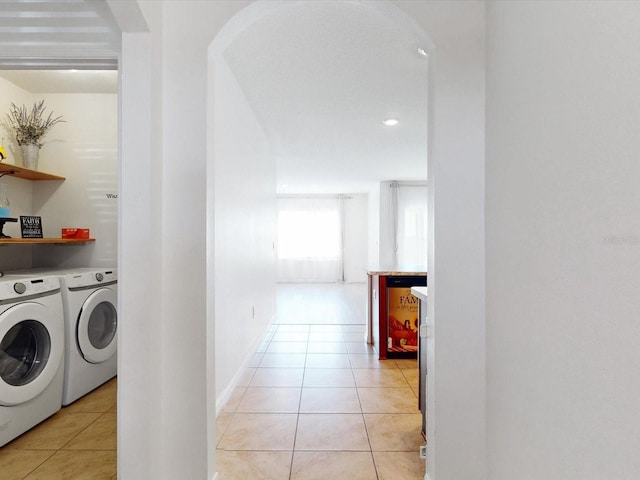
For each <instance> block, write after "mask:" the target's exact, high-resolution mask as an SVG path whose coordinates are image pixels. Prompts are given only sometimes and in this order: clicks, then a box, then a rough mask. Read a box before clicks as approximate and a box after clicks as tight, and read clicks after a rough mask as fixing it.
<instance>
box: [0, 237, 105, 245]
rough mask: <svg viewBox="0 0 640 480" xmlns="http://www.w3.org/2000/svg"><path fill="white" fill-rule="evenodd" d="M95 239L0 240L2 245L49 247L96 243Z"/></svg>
mask: <svg viewBox="0 0 640 480" xmlns="http://www.w3.org/2000/svg"><path fill="white" fill-rule="evenodd" d="M95 241H96V239H95V238H0V245H15V244H47V245H82V244H84V243H87V242H95Z"/></svg>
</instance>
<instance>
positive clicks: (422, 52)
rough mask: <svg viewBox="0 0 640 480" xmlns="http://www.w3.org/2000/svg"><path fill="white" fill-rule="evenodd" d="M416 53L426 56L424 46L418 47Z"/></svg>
mask: <svg viewBox="0 0 640 480" xmlns="http://www.w3.org/2000/svg"><path fill="white" fill-rule="evenodd" d="M418 53H419V54H420V55H422V56H423V57H426V56H427V51H426V50H425V49H424V48H422V47H418Z"/></svg>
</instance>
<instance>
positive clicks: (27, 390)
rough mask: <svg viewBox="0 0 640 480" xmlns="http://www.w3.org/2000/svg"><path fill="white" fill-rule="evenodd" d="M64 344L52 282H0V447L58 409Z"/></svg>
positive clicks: (55, 287) (47, 279)
mask: <svg viewBox="0 0 640 480" xmlns="http://www.w3.org/2000/svg"><path fill="white" fill-rule="evenodd" d="M64 342H65V339H64V317H63V311H62V299H61V295H60V282H59V280H58V278H57V277H55V276H51V277H48V276H42V277H29V278H20V277H17V278H10V279H4V278H0V446H3V445H5V444H6V443H8V442H10V441H11V440H13V439H14V438H16V437H17V436H19V435H21V434H22V433H24V432H26V431H27V430H29V429H30V428H32V427H34V426H35V425H37V424H38V423H40V422H42V421H43V420H45V419H46V418H48V417H50V416H51V415H53V414H54V413H56V412H57V411H58V410H60V407H61V404H62V391H63V384H64Z"/></svg>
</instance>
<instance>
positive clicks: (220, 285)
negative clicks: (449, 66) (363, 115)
mask: <svg viewBox="0 0 640 480" xmlns="http://www.w3.org/2000/svg"><path fill="white" fill-rule="evenodd" d="M314 3H315V4H316V5H315V6H316V7H317V5H318V4H317V2H261V1H259V2H255V3H253V4H251V5H250V6H248V7H246V8H244V9H243V10H241V11H240V12H238V13H237V14H236V15H235V16H234V17H232V18H231V19H230V20H229V21H228V22H227V23H226V24H225V26H224V27H223V29H222V30H221V31H220V33H219V34H218V35H217V36H216V38H215V40H214V42H213V43H212V45H211V46H210V47H209V53H208V64H209V66H208V75H209V80H208V87H207V88H208V98H209V102H208V119H209V121H208V127H207V132H208V138H207V144H208V161H207V162H208V168H207V171H208V174H207V229H208V246H207V267H208V268H207V278H208V284H209V288H208V289H207V291H208V292H209V295H208V299H207V312H208V313H207V319H208V320H207V321H208V327H207V328H208V329H209V330H211V329H213V330H214V331H215V335H213V337H215V340H214V341H213V342H211V344H210V345H209V347H208V348H209V351H208V357H209V358H214V359H215V362H214V363H209V366H211V365H212V364H214V365H215V375H214V376H215V381H212V385H210V387H209V389H210V391H211V392H214V394H215V398H216V402H217V410H218V411H219V410H220V408H221V405H222V404H224V402H226V401H227V400H228V399H229V398H230V397H232V396H233V395H234V387H236V385H237V384H238V381H239V380H240V375H241V374H242V373H243V372H244V370H245V368H244V367H246V366H247V362H248V361H249V360H250V359H251V355H252V353H253V352H254V351H255V347H257V343H256V342H259V341H260V340H262V338H263V337H264V333H265V330H266V328H267V327H268V326H269V325H270V324H271V322H272V321H273V320H274V316H275V304H274V300H275V271H276V267H275V255H274V251H273V245H274V244H275V201H276V163H277V162H276V160H275V154H274V151H273V138H272V137H271V136H270V134H272V130H270V129H269V128H268V126H267V128H266V129H265V128H264V124H263V123H262V122H261V120H264V117H263V116H260V115H256V112H255V110H254V109H253V106H252V105H251V102H250V100H249V99H248V98H247V97H248V96H250V95H247V92H245V91H243V86H242V85H241V84H240V82H238V80H237V78H236V77H235V75H234V73H235V72H234V71H233V69H232V68H231V67H230V66H229V64H228V62H227V61H226V59H225V55H224V54H225V51H227V49H228V48H230V46H232V45H233V44H234V40H235V39H236V38H237V37H238V36H239V35H249V34H250V32H251V31H252V27H253V26H255V24H256V23H258V22H261V21H267V20H268V19H269V18H270V17H273V16H278V15H290V14H291V11H292V10H294V9H296V8H305V4H314ZM331 3H333V4H338V5H342V6H344V5H348V6H349V7H351V8H352V9H356V10H358V11H360V12H362V13H361V16H362V17H364V15H363V13H367V14H368V15H377V16H379V17H380V18H384V19H385V21H387V22H388V23H389V24H392V25H395V28H397V31H398V35H400V36H403V37H405V38H404V39H403V42H405V43H406V46H407V50H409V49H413V50H412V51H413V55H414V56H415V57H416V61H417V62H423V63H426V62H428V61H429V60H428V59H425V58H418V55H419V54H416V50H417V47H421V48H423V49H424V50H425V51H426V53H427V56H429V55H431V54H432V53H433V49H434V46H433V43H432V42H431V40H430V39H429V38H428V37H427V36H426V35H425V33H424V31H423V30H422V29H421V28H420V27H419V26H418V25H417V24H416V23H415V22H414V21H413V20H412V19H411V18H410V16H409V15H408V14H407V13H406V12H404V11H402V10H401V9H399V8H398V7H397V6H395V5H393V4H392V3H390V2H366V1H347V2H327V3H326V4H324V5H329V6H330V4H331ZM334 6H335V5H334ZM352 28H353V35H357V34H358V28H362V23H360V24H358V23H356V22H354V24H353V27H352ZM260 31H261V32H262V34H264V32H265V29H264V28H262V29H261V30H260ZM258 43H259V42H258ZM336 54H337V55H339V54H340V52H336ZM261 55H264V56H267V57H268V56H269V55H270V51H269V50H265V51H264V52H261ZM247 61H250V60H247ZM428 71H429V69H427V68H424V70H423V71H422V72H421V74H416V75H418V79H419V80H418V81H422V82H423V85H424V89H425V91H426V90H427V89H428V88H429V86H430V82H429V79H428V78H427V72H428ZM291 74H292V75H295V68H294V66H291ZM301 81H302V80H301ZM249 93H250V92H249ZM425 96H427V95H426V94H425ZM429 96H430V95H429ZM424 108H425V111H424V112H423V114H424V117H428V116H430V113H428V112H427V111H426V109H427V105H425V106H424ZM429 108H431V105H430V104H429ZM380 123H381V122H380ZM428 134H429V132H428V131H427V122H424V130H423V131H422V135H423V136H424V137H425V139H426V138H427V137H428ZM327 141H329V140H327ZM426 143H427V142H426V141H425V145H426ZM427 158H428V155H427V151H426V148H425V151H423V152H422V167H423V169H424V173H425V175H426V171H427ZM391 178H392V177H391ZM391 178H385V179H381V180H390V179H391ZM376 187H377V188H378V189H379V188H380V186H379V185H378V184H376ZM346 193H348V192H346ZM378 208H379V206H378ZM431 210H432V208H431ZM231 232H233V234H231ZM243 278H252V281H251V282H250V284H244V285H243V287H242V289H238V285H241V284H243ZM245 283H246V282H245ZM211 286H213V288H211ZM212 292H213V294H212ZM232 338H242V339H245V340H247V341H245V342H244V343H238V342H234V341H230V339H232ZM212 350H213V352H212ZM214 352H215V353H214ZM431 361H432V363H433V362H434V361H435V359H434V358H433V356H432V360H431ZM211 377H212V375H209V378H210V379H211ZM210 381H211V380H210ZM435 389H436V387H435V384H434V385H432V386H431V389H430V390H431V393H432V397H434V398H435V392H436V390H435ZM434 426H435V422H432V423H431V427H434ZM432 435H433V438H435V435H434V434H433V432H432ZM434 444H435V442H434V441H432V442H431V445H434Z"/></svg>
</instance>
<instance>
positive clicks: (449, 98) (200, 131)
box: [118, 1, 484, 480]
mask: <svg viewBox="0 0 640 480" xmlns="http://www.w3.org/2000/svg"><path fill="white" fill-rule="evenodd" d="M393 3H394V4H396V5H398V6H400V7H401V9H403V10H405V11H406V12H408V13H409V14H410V15H411V16H412V17H413V18H414V19H415V21H416V23H417V25H419V26H420V27H421V28H422V29H423V30H424V31H425V32H427V33H428V34H429V36H430V37H431V39H432V40H433V42H434V44H435V47H436V50H437V56H436V55H435V53H434V58H433V63H434V66H435V72H434V73H433V74H432V75H433V85H432V86H430V88H431V89H432V90H433V91H432V94H434V96H433V97H432V99H431V100H432V105H433V106H432V108H433V111H432V112H431V113H432V114H433V118H432V119H433V122H432V125H431V127H430V128H431V134H432V139H433V143H432V145H431V147H430V149H431V151H430V160H429V175H430V178H431V181H433V182H435V186H436V188H437V189H438V188H442V191H441V192H440V190H438V192H440V193H436V197H437V199H438V201H437V202H433V203H432V205H433V209H434V212H430V218H431V219H432V220H430V221H433V222H435V226H436V228H435V229H433V228H432V231H435V232H436V233H435V235H436V237H435V242H434V241H430V245H431V246H433V245H434V244H437V245H438V247H437V248H438V254H437V256H436V257H434V256H433V252H431V256H430V260H429V274H430V280H431V279H433V280H434V283H435V285H434V283H431V286H430V294H432V293H433V292H436V291H437V292H438V293H437V299H434V301H432V302H431V303H430V307H429V314H430V317H431V318H432V319H433V318H434V313H436V314H437V319H436V321H437V322H438V324H437V327H436V332H437V338H438V342H440V344H439V345H440V347H439V348H438V350H437V352H436V363H435V364H434V368H436V369H438V370H437V372H438V373H437V380H434V378H432V379H431V381H436V383H437V387H438V388H437V389H432V390H431V392H432V394H431V397H432V401H435V398H436V397H437V409H436V412H437V416H436V418H437V422H438V431H437V434H435V433H433V432H432V434H433V436H432V437H431V438H432V439H433V442H435V443H433V445H436V446H434V447H433V448H432V452H431V453H430V455H431V457H430V461H429V465H430V470H431V469H433V472H434V476H433V478H434V479H436V476H435V475H439V477H438V478H439V479H441V480H446V479H448V478H465V479H471V480H473V479H477V478H483V473H484V468H483V464H484V424H483V419H484V401H483V399H484V371H483V366H484V349H483V348H484V270H483V262H482V259H483V252H484V242H483V238H484V233H483V205H484V203H483V196H484V189H483V168H484V143H483V130H484V110H483V108H484V103H483V102H484V70H483V62H484V50H483V32H484V6H483V4H482V3H479V2H468V1H464V2H449V1H446V2H439V1H437V2H412V1H399V2H393ZM139 4H140V5H141V7H142V8H143V9H144V10H143V11H144V13H145V17H146V18H147V20H149V21H150V23H152V22H151V20H157V17H161V18H160V22H159V23H155V24H153V25H150V30H151V36H150V40H151V47H150V49H151V51H152V52H156V51H157V52H160V53H159V54H158V55H159V57H160V58H161V62H162V65H161V66H160V68H157V67H152V73H153V75H152V76H151V78H150V79H149V80H150V88H151V90H150V92H151V103H152V105H154V106H153V107H152V108H154V109H155V115H154V116H153V121H154V125H155V124H156V123H158V124H161V128H162V131H161V132H155V133H156V135H154V136H153V137H146V138H150V140H149V144H150V149H151V151H152V152H153V153H154V157H153V160H154V163H155V168H154V169H153V172H155V173H154V174H153V176H148V177H141V178H137V179H136V181H137V182H138V183H139V190H140V193H139V194H138V198H137V203H136V205H142V206H144V207H145V208H142V209H141V210H142V211H148V212H150V214H151V217H150V218H149V222H150V223H151V225H150V226H149V231H151V232H153V230H154V228H157V227H158V226H160V227H161V233H162V235H159V236H157V237H155V238H156V240H157V242H158V244H154V245H152V246H150V248H151V249H152V250H151V251H150V252H149V254H146V253H145V252H144V251H143V249H142V245H141V242H140V239H139V238H138V237H136V234H137V233H138V231H139V230H140V228H136V226H135V223H133V221H132V220H133V219H132V218H129V217H127V219H126V222H124V224H125V225H126V231H123V236H122V238H121V240H122V245H121V248H122V249H124V250H125V251H126V253H127V254H126V255H124V254H123V256H122V257H121V261H122V262H123V263H125V264H126V263H127V262H128V261H135V262H136V263H137V264H138V265H137V266H138V268H137V269H136V270H131V269H130V270H129V271H128V272H127V274H126V275H125V278H124V280H125V281H126V282H127V285H128V288H129V290H128V298H127V301H126V307H127V308H126V310H127V311H134V310H135V304H134V299H135V298H138V299H140V298H155V299H156V300H157V305H154V306H153V309H152V311H151V312H149V313H148V314H146V315H142V316H138V317H136V323H135V326H132V328H134V327H135V331H136V332H137V333H138V334H142V333H145V332H147V333H149V334H150V335H151V337H150V340H149V341H150V342H151V344H152V345H154V346H158V348H157V350H156V352H155V357H154V362H155V365H157V366H158V368H157V369H156V370H155V371H154V372H153V374H152V375H153V376H152V377H151V378H149V377H147V375H149V369H150V367H149V365H150V362H149V361H150V359H149V356H148V352H147V351H146V349H140V351H138V352H137V351H136V350H135V348H134V344H133V343H132V342H128V343H127V345H126V346H127V348H126V349H125V350H124V357H122V356H121V358H120V360H121V366H122V369H124V370H126V375H125V377H126V380H124V381H122V382H119V390H120V393H119V395H120V398H119V400H120V404H121V405H123V408H124V410H123V412H122V413H121V411H120V407H119V410H118V414H119V429H120V428H124V429H125V431H124V432H123V433H122V434H121V435H123V436H124V439H123V440H122V441H121V444H123V443H124V444H125V445H126V447H127V448H124V449H121V451H120V452H119V462H120V467H119V474H120V476H121V478H125V479H128V478H158V479H165V478H166V479H171V478H194V479H195V478H211V477H212V476H213V472H212V471H211V468H208V467H207V462H209V461H210V460H211V457H212V456H213V454H214V452H213V448H212V445H207V442H208V441H209V440H210V438H211V432H212V430H213V425H212V421H211V420H212V419H211V418H210V416H209V415H210V411H209V408H208V405H209V406H210V405H211V403H212V399H210V398H207V396H208V394H210V390H209V389H208V385H209V383H210V381H211V370H212V368H210V369H207V361H209V360H210V359H208V358H207V342H208V339H209V338H211V333H210V331H209V329H208V326H209V325H210V324H211V322H212V318H211V317H210V316H209V317H207V312H209V315H211V313H210V310H208V309H207V304H208V301H207V291H208V292H210V296H211V295H213V293H212V292H213V291H214V290H212V289H215V288H217V287H216V285H215V283H214V282H207V276H206V275H205V265H206V267H207V270H208V272H213V271H215V262H214V259H212V258H211V256H210V255H209V256H207V245H206V242H205V238H207V237H208V238H209V247H211V242H212V240H213V237H214V235H213V227H212V225H213V218H212V217H213V215H212V213H211V209H210V210H209V212H207V211H206V206H205V205H206V198H207V195H206V184H205V182H204V178H205V176H206V161H205V159H206V156H207V155H206V150H205V147H206V146H207V145H208V142H209V146H212V145H211V143H210V142H211V139H210V138H209V139H208V138H207V130H206V128H205V126H206V124H207V118H206V113H205V104H206V102H207V55H206V49H207V47H208V46H209V45H210V44H211V42H212V41H213V38H214V37H215V36H216V34H217V33H218V32H220V30H221V28H222V26H223V25H224V24H225V23H226V22H227V21H228V20H229V19H230V18H231V17H232V16H233V15H234V14H235V13H237V12H239V11H240V10H241V9H242V8H243V7H244V6H246V5H247V4H248V2H236V1H216V2H195V1H179V2H173V1H165V2H139ZM266 4H267V5H275V4H274V3H272V2H266ZM262 5H263V6H264V5H265V4H262ZM368 5H369V6H371V5H376V6H381V8H385V6H386V5H387V4H386V3H383V2H375V3H369V4H368ZM276 7H278V6H277V5H276ZM276 7H274V8H276ZM269 8H271V7H269ZM278 8H279V7H278ZM154 17H155V18H154ZM162 17H163V18H162ZM244 18H245V19H249V17H247V16H244ZM405 20H406V19H405ZM134 43H135V42H134ZM134 47H135V45H134ZM143 50H144V49H140V50H137V49H136V48H128V49H123V51H124V53H125V54H127V55H128V60H129V61H130V62H131V63H133V61H134V60H135V59H136V58H138V60H139V61H140V62H143V63H144V62H146V61H148V58H147V57H145V56H144V54H143V53H142V51H143ZM147 53H148V52H147ZM123 55H124V54H123ZM153 60H154V61H155V60H156V55H155V54H154V55H153ZM430 65H431V64H430ZM130 68H131V71H133V72H135V73H134V75H137V77H135V76H134V78H127V75H128V74H127V72H126V71H125V72H123V82H124V85H125V86H129V85H131V84H132V83H133V84H134V85H135V84H136V81H137V80H138V79H139V78H140V77H141V76H142V77H144V75H140V72H137V68H138V67H137V66H136V65H135V64H134V65H131V66H130ZM140 68H143V66H142V67H140ZM143 73H144V72H143ZM139 92H140V93H141V94H142V93H144V90H143V89H139ZM129 102H131V103H132V104H133V103H135V102H136V99H135V98H130V99H129ZM124 109H125V107H123V110H124ZM132 113H135V112H132ZM123 121H124V119H123ZM129 126H130V127H131V129H130V130H126V136H125V137H124V138H125V140H126V141H125V142H123V145H124V144H127V146H126V150H125V147H124V146H123V152H122V155H123V165H122V168H123V176H124V177H127V175H128V173H127V163H126V162H130V161H133V160H134V159H133V158H132V155H131V153H132V152H136V151H137V150H136V147H137V144H136V142H133V145H130V144H128V143H127V142H130V141H132V140H134V139H135V135H136V133H138V132H140V133H143V134H144V133H146V134H148V125H143V124H141V125H138V126H136V125H135V124H132V125H129ZM124 131H125V130H124V129H123V132H124ZM158 133H160V137H159V136H158V135H157V134H158ZM123 136H124V133H123ZM125 159H126V161H125ZM436 159H437V160H436ZM142 160H143V161H145V162H147V161H148V160H149V159H148V158H146V157H145V158H143V159H142ZM145 165H146V163H145ZM134 170H135V171H136V172H137V171H139V170H141V168H134ZM142 170H144V169H142ZM125 184H126V185H127V187H128V191H129V192H132V193H133V192H134V190H133V189H132V182H131V181H130V180H129V179H127V178H124V179H123V185H125ZM440 186H441V187H440ZM158 190H160V191H161V193H162V200H163V201H162V204H161V205H158V206H157V207H156V208H155V209H154V208H152V207H151V206H149V205H148V202H149V201H150V200H153V198H154V197H153V196H154V194H155V193H154V192H157V191H158ZM123 194H124V192H123ZM127 201H128V200H124V199H123V210H124V209H126V205H127ZM460 206H463V207H464V208H463V209H462V210H461V209H460ZM207 213H208V214H207ZM434 213H435V214H434ZM205 219H206V220H207V222H206V225H207V229H205V228H204V227H205V222H204V220H205ZM145 225H146V224H145ZM143 227H144V225H143ZM123 228H124V227H123ZM146 232H147V230H143V232H142V233H146ZM185 232H188V234H185ZM145 238H146V237H145ZM136 253H139V254H141V255H142V256H135V255H136ZM131 255H134V256H135V257H134V258H131ZM205 259H206V262H205ZM141 272H142V273H141ZM147 272H149V273H150V274H152V275H156V276H155V277H154V278H152V279H151V280H150V283H149V284H145V283H144V282H140V281H137V280H141V278H139V276H140V275H144V274H146V273H147ZM434 276H435V277H434ZM208 278H209V280H211V277H210V276H209V277H208ZM205 286H206V288H205ZM158 289H160V291H158ZM207 289H208V290H207ZM461 298H464V299H465V301H464V302H461V301H460V299H461ZM432 377H434V376H433V375H432ZM141 382H142V383H141ZM142 386H144V387H145V389H144V391H141V388H142ZM430 387H431V385H430ZM140 395H142V397H143V398H144V400H145V403H144V407H143V408H138V409H137V410H136V408H135V406H136V405H139V404H138V402H139V396H140ZM152 415H153V416H154V417H153V419H150V416H152ZM432 423H433V422H432ZM154 425H161V429H162V432H161V433H162V436H161V439H157V438H155V437H154V438H152V439H145V436H146V435H149V434H151V435H153V434H154V433H157V428H156V429H155V430H154ZM430 425H432V424H430ZM207 429H208V432H207V431H206V430H207ZM121 438H123V437H122V436H121ZM136 440H137V441H136ZM430 445H432V442H431V440H430ZM154 456H155V458H156V459H158V463H159V466H158V467H156V468H154V467H153V466H149V465H147V464H146V463H143V462H141V461H140V458H142V459H144V460H149V459H152V458H153V457H154ZM209 465H211V464H209ZM145 471H146V472H147V475H146V476H145V475H144V473H145ZM149 472H150V473H149Z"/></svg>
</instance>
